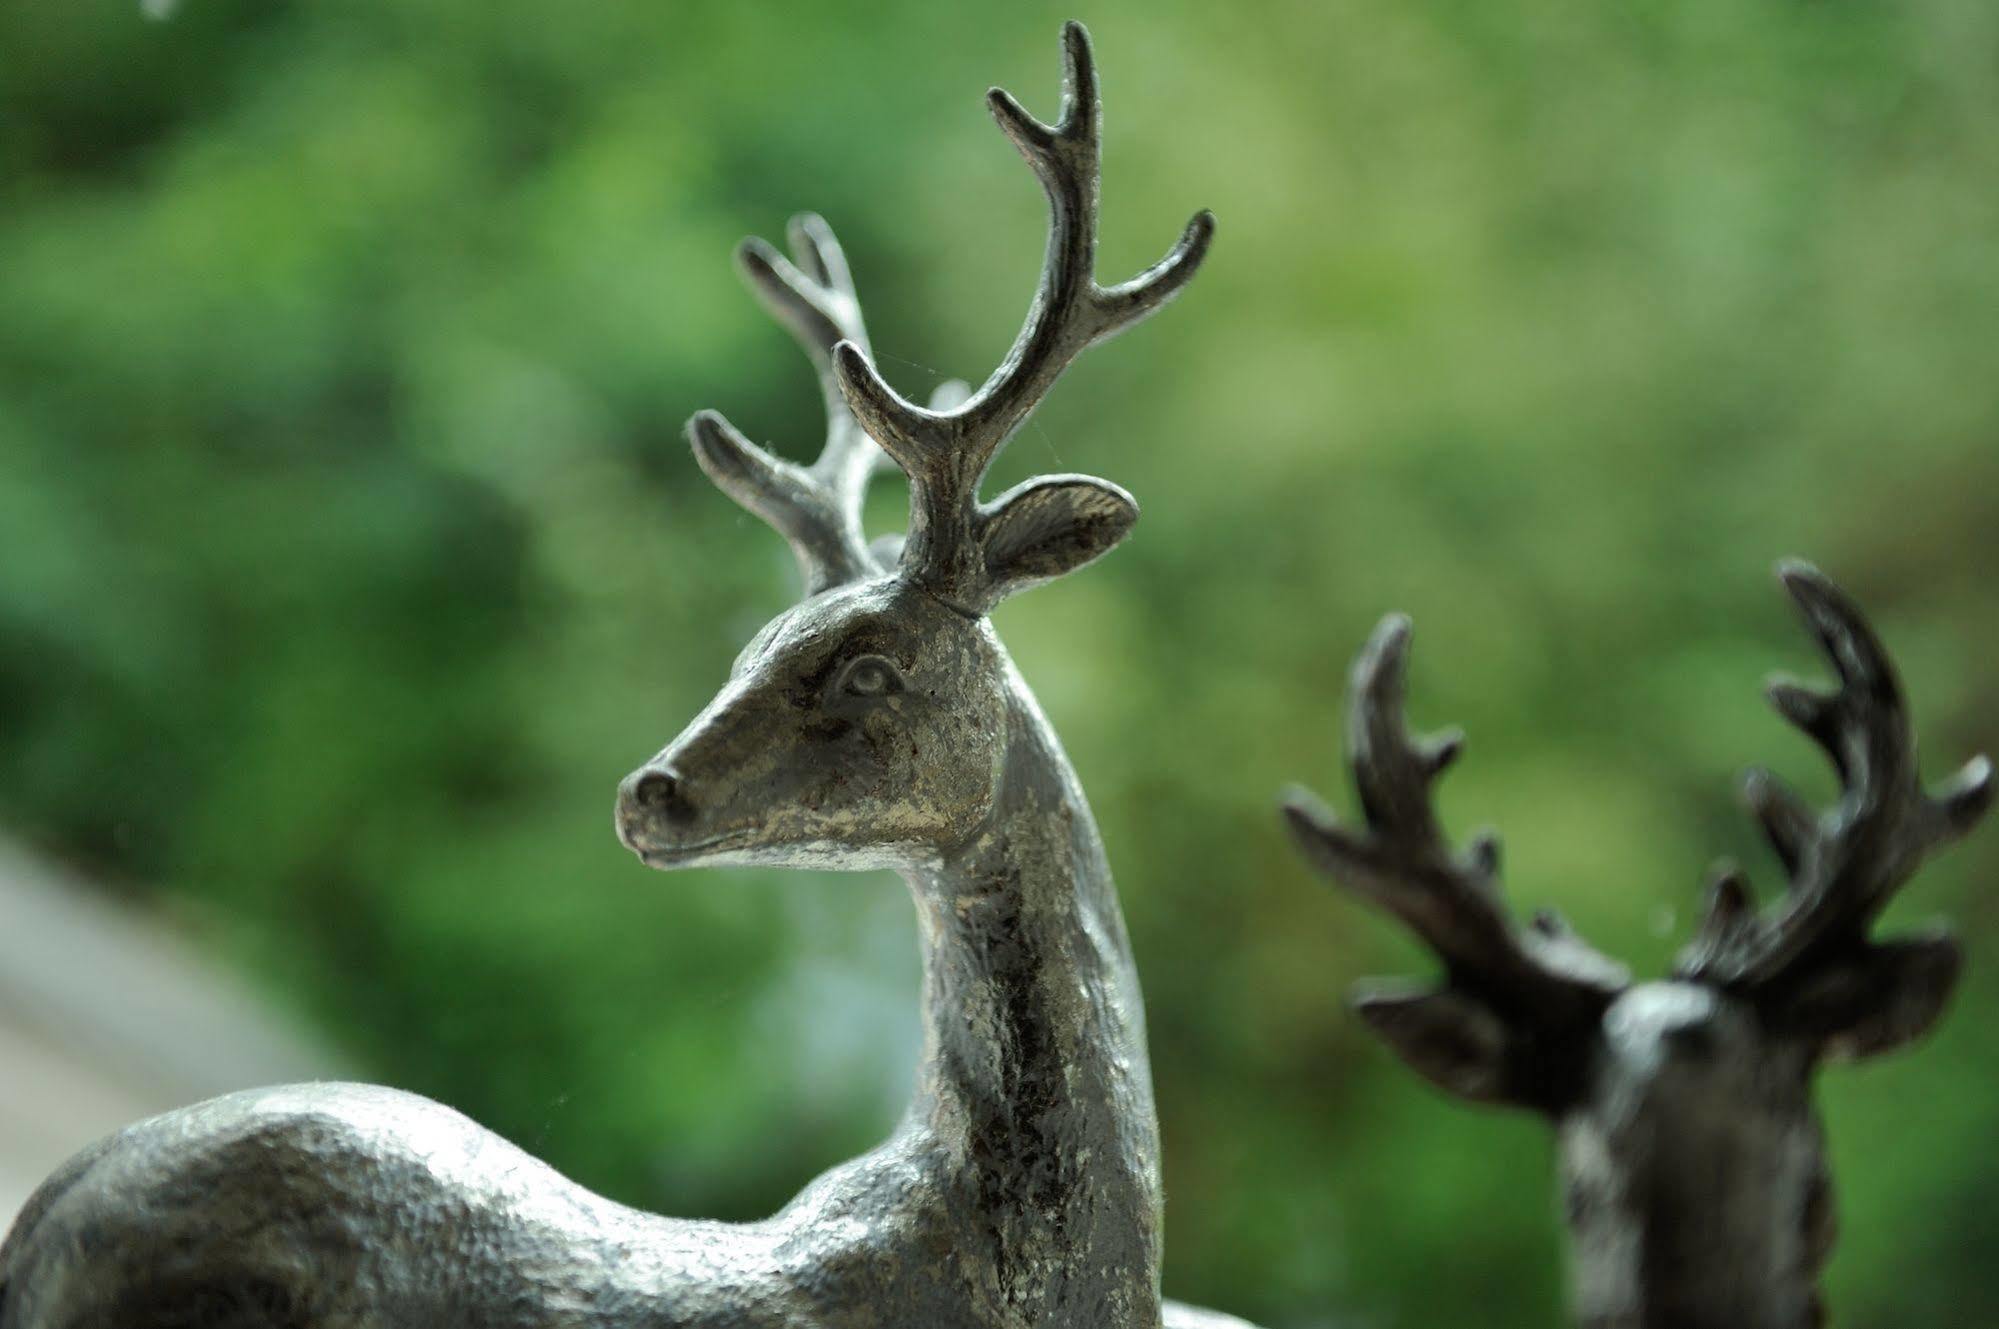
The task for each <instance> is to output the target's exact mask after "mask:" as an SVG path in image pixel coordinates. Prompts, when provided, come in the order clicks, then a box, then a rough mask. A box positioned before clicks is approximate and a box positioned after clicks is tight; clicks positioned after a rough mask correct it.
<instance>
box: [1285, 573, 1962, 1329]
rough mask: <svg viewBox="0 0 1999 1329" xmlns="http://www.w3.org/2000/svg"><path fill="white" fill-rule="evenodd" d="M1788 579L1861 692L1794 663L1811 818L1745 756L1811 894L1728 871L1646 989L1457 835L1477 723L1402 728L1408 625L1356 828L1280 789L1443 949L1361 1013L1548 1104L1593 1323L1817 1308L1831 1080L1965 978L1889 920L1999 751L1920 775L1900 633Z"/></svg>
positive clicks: (1389, 675) (1752, 1323) (1817, 1316)
mask: <svg viewBox="0 0 1999 1329" xmlns="http://www.w3.org/2000/svg"><path fill="white" fill-rule="evenodd" d="M1781 575H1782V578H1783V582H1784V585H1785V586H1786V587H1787V588H1788V589H1789V591H1790V593H1791V595H1792V597H1793V598H1794V599H1796V601H1797V602H1798V605H1799V607H1800V608H1801V609H1802V611H1803V613H1804V617H1805V620H1806V622H1807V623H1808V624H1809V625H1810V627H1811V629H1812V631H1813V632H1814V633H1816V634H1817V636H1818V639H1819V641H1820V643H1821V644H1822V645H1823V646H1824V648H1825V651H1826V654H1827V655H1828V656H1829V657H1830V659H1831V661H1832V664H1833V667H1834V669H1835V670H1836V671H1837V672H1838V675H1839V680H1840V686H1839V687H1838V689H1837V690H1836V691H1833V692H1820V691H1817V690H1814V689H1810V688H1806V687H1803V686H1801V685H1798V684H1796V683H1790V682H1777V683H1773V684H1772V685H1771V687H1770V699H1771V701H1772V702H1773V703H1774V704H1775V705H1776V707H1777V709H1778V710H1779V711H1780V712H1782V713H1783V715H1784V716H1785V718H1786V719H1788V720H1790V721H1791V722H1792V723H1793V724H1795V725H1797V726H1798V727H1799V728H1800V729H1802V730H1803V731H1804V732H1805V733H1806V734H1808V735H1810V736H1811V738H1812V739H1814V740H1815V741H1816V742H1817V743H1818V744H1819V745H1820V746H1822V747H1823V748H1825V750H1826V752H1827V753H1828V754H1829V755H1830V756H1831V758H1832V761H1833V764H1834V766H1835V767H1836V768H1837V769H1838V772H1839V776H1840V781H1841V784H1842V787H1843V793H1842V796H1841V798H1840V800H1839V801H1838V803H1837V804H1836V805H1834V806H1833V807H1831V808H1830V809H1827V810H1826V811H1824V812H1822V813H1815V812H1813V811H1812V810H1811V809H1810V808H1809V807H1807V806H1806V805H1805V803H1804V802H1803V801H1802V800H1801V799H1800V798H1799V797H1798V796H1797V795H1796V794H1795V793H1793V792H1792V791H1791V790H1790V789H1788V788H1787V787H1786V786H1785V785H1783V784H1782V783H1781V782H1780V781H1779V780H1778V779H1777V778H1776V777H1775V776H1773V775H1770V774H1769V773H1768V772H1762V771H1758V772H1753V773H1752V774H1751V775H1750V776H1749V777H1748V779H1747V781H1746V782H1745V794H1746V797H1747V800H1748V802H1749V805H1750V807H1751V808H1752V810H1753V811H1754V812H1755V814H1756V816H1757V819H1758V820H1759V821H1760V822H1761V824H1762V828H1763V830H1764V832H1765V834H1766V836H1767V838H1768V839H1769V841H1770V844H1771V847H1772V848H1773V849H1775V851H1776V853H1777V856H1778V858H1779V859H1780V860H1781V861H1782V862H1783V865H1784V868H1785V870H1786V871H1787V872H1788V873H1789V874H1790V879H1791V880H1790V890H1789V892H1788V894H1787V895H1786V896H1785V898H1784V901H1783V903H1782V904H1781V905H1780V906H1779V907H1778V908H1776V909H1775V910H1774V911H1773V912H1769V913H1762V912H1759V911H1758V910H1757V908H1756V907H1755V905H1754V904H1753V902H1752V900H1751V897H1750V895H1749V891H1748V887H1747V885H1746V883H1745V881H1744V878H1743V877H1742V875H1741V874H1740V873H1739V872H1737V871H1736V870H1735V869H1734V868H1732V867H1727V866H1724V867H1722V868H1721V869H1719V870H1718V871H1717V872H1716V874H1715V876H1714V878H1713V884H1712V886H1711V888H1710V894H1709V899H1708V905H1707V910H1706V914H1705V917H1704V919H1703V921H1702V923H1701V926H1700V928H1699V931H1698V934H1697V935H1696V936H1695V938H1694V940H1693V941H1692V943H1690V944H1689V945H1688V946H1687V947H1686V948H1685V949H1684V950H1683V951H1682V952H1681V954H1680V957H1679V959H1678V961H1677V962H1676V964H1675V965H1674V969H1673V973H1672V976H1671V977H1670V978H1668V979H1666V980H1663V981H1660V982H1652V983H1637V984H1634V983H1633V982H1632V981H1631V979H1630V977H1629V975H1628V974H1627V973H1626V972H1625V970H1624V968H1623V966H1621V965H1618V964H1616V963H1614V962H1612V961H1610V960H1608V959H1606V958H1605V957H1603V956H1602V955H1600V954H1598V953H1597V952H1596V951H1594V950H1592V949H1590V948H1589V947H1588V946H1587V945H1585V944H1584V943H1583V942H1582V941H1581V940H1580V939H1579V938H1577V937H1576V936H1575V935H1574V934H1573V933H1572V932H1570V931H1569V930H1568V929H1567V928H1566V927H1564V926H1563V925H1562V924H1561V922H1560V921H1559V920H1557V919H1556V918H1554V917H1553V916H1552V915H1549V914H1542V915H1539V916H1537V917H1536V918H1535V919H1534V921H1533V924H1532V926H1530V927H1527V928H1524V929H1523V928H1519V927H1516V926H1515V925H1514V923H1513V922H1512V921H1511V919H1510V918H1509V917H1508V916H1507V913H1506V910H1505V907H1504V905H1503V904H1502V903H1501V901H1500V898H1499V889H1498V881H1499V848H1498V841H1497V839H1496V838H1495V837H1493V836H1492V835H1491V834H1490V833H1487V834H1482V835H1480V836H1477V837H1476V838H1474V839H1473V840H1472V842H1471V844H1470V846H1469V847H1468V848H1467V849H1466V850H1465V851H1464V852H1462V853H1460V852H1457V851H1455V850H1454V849H1452V847H1451V846H1450V844H1449V843H1448V842H1447V841H1446V840H1445V838H1444V834H1443V831H1442V829H1441V828H1440V826H1439V825H1438V822H1437V817H1436V814H1435V812H1434V811H1433V810H1432V807H1431V801H1430V786H1431V784H1432V783H1433V782H1434V781H1435V780H1436V779H1437V777H1438V776H1440V775H1441V774H1442V773H1443V771H1444V769H1445V768H1446V767H1448V766H1449V765H1450V764H1451V762H1452V760H1453V759H1454V758H1455V757H1456V756H1457V755H1458V751H1459V748H1460V745H1461V742H1462V739H1461V736H1460V735H1458V734H1456V733H1450V734H1446V735H1443V736H1440V737H1437V738H1430V739H1420V740H1419V739H1412V738H1410V736H1409V735H1408V733H1407V732H1406V730H1405V729H1404V727H1403V719H1402V691H1403V661H1404V656H1405V654H1406V652H1407V650H1408V644H1409V624H1408V622H1407V621H1406V620H1404V619H1401V618H1390V619H1388V620H1387V621H1386V622H1384V623H1383V624H1382V625H1381V627H1380V629H1379V630H1378V631H1376V633H1375V635H1374V638H1373V640H1372V641H1370V642H1369V643H1368V645H1367V648H1366V650H1364V651H1363V652H1362V653H1361V656H1360V659H1359V660H1358V661H1357V662H1356V663H1355V665H1354V670H1353V679H1352V683H1351V694H1350V700H1349V706H1350V710H1349V715H1348V719H1347V728H1348V733H1347V744H1348V752H1349V759H1350V761H1351V764H1352V767H1353V777H1354V783H1355V785H1356V786H1357V788H1358V790H1359V794H1360V804H1361V812H1362V824H1361V825H1359V826H1353V825H1349V824H1346V823H1343V822H1340V821H1338V820H1336V819H1335V818H1334V817H1333V816H1332V815H1331V814H1329V813H1328V812H1326V811H1325V810H1324V809H1323V808H1322V807H1321V806H1320V805H1319V804H1318V803H1317V801H1316V800H1314V799H1313V798H1312V797H1311V796H1310V795H1308V794H1299V795H1296V796H1294V797H1293V798H1292V799H1291V800H1289V802H1288V804H1287V807H1286V812H1287V815H1288V817H1289V820H1290V822H1291V826H1292V829H1293V831H1294V832H1295V834H1296V837H1297V840H1298V843H1299V844H1300V845H1301V846H1302V848H1303V849H1304V852H1305V854H1306V856H1307V857H1308V858H1309V859H1310V860H1311V861H1312V862H1313V863H1314V864H1315V865H1317V866H1318V867H1319V868H1320V869H1321V870H1322V871H1324V872H1326V873H1327V874H1328V875H1330V876H1332V877H1333V878H1334V879H1335V880H1337V881H1339V882H1340V883H1341V884H1342V885H1344V886H1346V887H1347V888H1348V889H1350V890H1352V891H1353V892H1354V893H1355V894H1357V895H1359V896H1361V897H1362V898H1364V899H1366V900H1368V901H1369V902H1370V903H1372V904H1374V905H1375V906H1376V907H1378V908H1380V909H1383V910H1385V911H1387V912H1388V913H1390V914H1393V915H1394V916H1395V917H1396V918H1398V919H1400V920H1401V921H1402V922H1403V924H1405V925H1406V926H1407V927H1408V928H1409V929H1410V930H1412V931H1413V932H1415V933H1416V935H1417V936H1419V937H1421V938H1422V940H1423V941H1424V943H1425V944H1426V945H1427V946H1428V947H1429V948H1430V949H1431V950H1433V951H1434V952H1436V954H1437V956H1438V958H1439V959H1441V960H1442V961H1443V965H1444V981H1443V984H1442V985H1441V986H1439V987H1432V988H1393V989H1383V988H1378V987H1372V986H1370V987H1368V988H1365V989H1363V990H1362V991H1361V992H1359V993H1358V994H1357V996H1356V1000H1355V1005H1356V1007H1357V1009H1358V1010H1359V1012H1360V1014H1361V1016H1362V1018H1363V1019H1365V1020H1366V1021H1367V1023H1368V1024H1369V1025H1370V1026H1371V1027H1372V1028H1373V1029H1374V1031H1375V1032H1376V1033H1377V1034H1379V1035H1380V1036H1381V1037H1382V1038H1383V1039H1385V1040H1386V1041H1387V1042H1388V1044H1389V1045H1390V1046H1391V1047H1392V1048H1393V1049H1394V1050H1395V1052H1396V1053H1397V1054H1398V1055H1399V1056H1401V1058H1402V1059H1403V1060H1404V1061H1405V1062H1407V1063H1408V1064H1409V1065H1410V1066H1411V1067H1412V1068H1414V1069H1415V1070H1416V1071H1417V1072H1418V1073H1419V1074H1420V1075H1422V1076H1423V1077H1424V1078H1425V1079H1427V1080H1429V1081H1430V1082H1431V1083H1433V1084H1435V1085H1437V1086H1438V1087H1439V1088H1442V1089H1443V1090H1445V1091H1446V1092H1448V1093H1451V1094H1455V1095H1457V1096H1458V1097H1460V1098H1466V1099H1470V1100H1472V1101H1474V1102H1480V1103H1498V1104H1507V1105H1511V1106H1515V1107H1524V1108H1529V1109H1532V1110H1533V1111H1536V1112H1539V1113H1542V1114H1543V1115H1545V1116H1547V1117H1548V1118H1550V1119H1551V1120H1552V1121H1553V1122H1554V1123H1555V1126H1556V1130H1557V1133H1558V1135H1559V1139H1560V1158H1561V1173H1562V1186H1563V1190H1564V1196H1565V1201H1566V1203H1565V1208H1566V1211H1567V1218H1568V1224H1569V1231H1570V1238H1571V1245H1572V1248H1573V1249H1572V1256H1571V1264H1572V1269H1573V1298H1574V1303H1575V1310H1576V1316H1577V1319H1578V1321H1579V1322H1580V1323H1581V1324H1582V1325H1584V1326H1586V1327H1587V1329H1807V1327H1808V1326H1814V1325H1817V1324H1820V1323H1821V1322H1822V1316H1821V1311H1820V1308H1819V1300H1818V1293H1817V1280H1818V1272H1819V1269H1820V1266H1821V1265H1822V1264H1823V1263H1824V1261H1825V1258H1826V1255H1827V1253H1828V1252H1829V1251H1830V1249H1831V1245H1832V1239H1833V1209H1832V1189H1831V1180H1830V1177H1829V1175H1828V1172H1827V1168H1826V1161H1825V1150H1824V1144H1823V1139H1822V1135H1821V1130H1820V1126H1819V1119H1818V1115H1817V1113H1816V1111H1815V1110H1814V1108H1813V1106H1812V1098H1811V1083H1812V1076H1813V1074H1814V1073H1815V1072H1816V1070H1817V1069H1818V1067H1819V1065H1820V1064H1821V1063H1822V1062H1824V1061H1826V1060H1827V1059H1852V1058H1859V1057H1866V1056H1872V1055H1874V1054H1875V1053H1879V1052H1885V1051H1888V1050H1890V1049H1892V1048H1895V1047H1898V1046H1900V1045H1902V1044H1904V1043H1907V1042H1909V1041H1910V1040H1912V1039H1914V1038H1916V1037H1918V1036H1919V1035H1921V1034H1922V1033H1923V1032H1924V1031H1925V1030H1927V1029H1928V1028H1929V1026H1930V1025H1931V1023H1932V1022H1934V1021H1935V1020H1936V1018H1937V1016H1938V1014H1939V1013H1940V1012H1941V1011H1942V1009H1943V1006H1944V1003H1945V1000H1946V999H1947V998H1948V996H1949V995H1950V991H1951V988H1952V985H1953V984H1954V982H1955V980H1956V977H1957V972H1958V950H1957V947H1956V945H1955V943H1954V942H1952V941H1951V939H1950V938H1949V937H1948V936H1946V935H1944V934H1942V933H1940V932H1938V933H1926V934H1920V935H1916V936H1910V937H1899V938H1895V939H1893V940H1888V941H1873V940H1870V938H1869V935H1868V933H1869V930H1870V928H1871V927H1872V925H1873V923H1874V920H1875V919H1876V918H1877V917H1878V916H1879V915H1880V913H1881V910H1882V909H1883V907H1885V906H1886V905H1887V903H1888V901H1889V900H1890V899H1891V898H1892V897H1893V896H1894V894H1895V893H1896V891H1898V890H1899V889H1901V887H1902V886H1903V884H1904V883H1906V882H1907V881H1908V880H1909V878H1910V877H1911V876H1912V875H1913V874H1914V872H1915V870H1916V868H1917V867H1918V866H1919V865H1920V863H1921V862H1922V860H1923V858H1924V856H1925V855H1927V854H1929V853H1930V852H1931V851H1933V850H1935V849H1937V848H1939V847H1941V846H1943V845H1945V844H1947V843H1949V842H1950V841H1952V840H1955V839H1956V838H1957V837H1959V836H1960V835H1963V834H1964V833H1965V832H1966V831H1967V830H1969V829H1970V828H1971V826H1972V824H1973V823H1974V822H1975V821H1977V819H1978V818H1979V816H1980V815H1981V814H1983V813H1984V811H1985V810H1986V808H1987V806H1988V805H1989V803H1990V802H1991V796H1992V783H1991V767H1990V764H1989V763H1988V762H1987V761H1986V760H1985V759H1984V758H1983V757H1980V758H1977V759H1975V760H1973V761H1972V762H1971V763H1970V764H1969V765H1967V766H1966V767H1965V768H1964V769H1963V770H1962V771H1961V772H1960V773H1959V774H1958V775H1957V776H1956V777H1955V778H1954V779H1953V780H1952V781H1951V782H1950V783H1949V784H1948V785H1947V786H1945V787H1944V788H1943V789H1942V790H1941V791H1940V792H1939V793H1938V794H1936V795H1935V796H1930V795H1928V794H1925V793H1924V791H1923V788H1922V785H1921V782H1920V778H1919V775H1918V772H1917V768H1916V745H1915V740H1914V739H1913V738H1912V737H1911V735H1910V727H1909V719H1908V715H1907V712H1906V709H1905V707H1904V703H1903V700H1902V690H1901V685H1900V684H1899V683H1898V682H1897V680H1896V677H1895V671H1894V667H1893V665H1892V664H1891V663H1890V662H1889V659H1888V655H1887V652H1886V651H1885V650H1884V649H1883V648H1882V646H1881V643H1880V642H1879V641H1878V640H1877V639H1876V638H1875V635H1874V633H1873V632H1872V630H1870V629H1869V627H1868V626H1867V624H1866V622H1865V621H1864V620H1863V619H1862V618H1861V616H1860V612H1859V611H1858V610H1857V609H1856V608H1855V607H1854V606H1853V604H1852V603H1851V602H1850V601H1849V600H1847V598H1846V597H1845V596H1844V595H1843V594H1841V593H1840V591H1839V590H1838V588H1836V587H1835V586H1833V584H1832V583H1831V582H1829V581H1827V580H1826V579H1825V578H1824V577H1823V576H1821V575H1820V574H1819V573H1817V572H1815V571H1813V570H1812V569H1811V568H1808V567H1806V566H1804V565H1803V564H1798V563H1790V564H1786V565H1784V567H1783V568H1782V569H1781Z"/></svg>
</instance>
